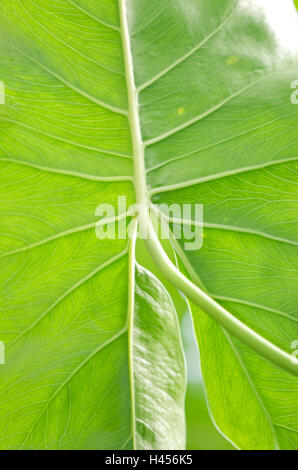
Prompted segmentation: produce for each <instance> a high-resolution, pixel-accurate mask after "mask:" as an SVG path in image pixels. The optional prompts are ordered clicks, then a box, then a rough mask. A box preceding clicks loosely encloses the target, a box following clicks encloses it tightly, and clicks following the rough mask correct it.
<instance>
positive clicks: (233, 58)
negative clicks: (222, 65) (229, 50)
mask: <svg viewBox="0 0 298 470" xmlns="http://www.w3.org/2000/svg"><path fill="white" fill-rule="evenodd" d="M238 60H239V58H238V57H236V56H235V55H232V56H231V57H228V59H227V60H226V63H227V64H228V65H233V64H236V63H237V62H238Z"/></svg>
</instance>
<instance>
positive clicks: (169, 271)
mask: <svg viewBox="0 0 298 470" xmlns="http://www.w3.org/2000/svg"><path fill="white" fill-rule="evenodd" d="M139 218H140V225H142V227H143V230H144V233H147V235H148V236H147V238H146V239H145V240H144V241H145V244H146V247H147V249H148V251H149V253H150V255H151V257H152V259H153V261H154V262H155V264H156V266H157V267H158V269H159V270H160V271H161V273H162V274H163V275H164V276H165V277H166V278H167V279H168V281H169V282H171V284H173V286H175V287H176V288H177V289H178V290H179V291H181V292H183V294H185V295H186V297H187V298H188V299H189V300H191V301H192V302H194V303H195V304H196V305H198V306H199V307H200V308H201V309H202V310H203V311H204V312H206V313H207V314H208V315H210V316H211V317H212V318H213V319H214V320H216V321H217V322H218V323H220V325H221V326H222V327H223V328H224V329H225V330H227V331H228V332H229V333H232V334H233V335H234V336H236V337H237V338H238V339H240V340H241V341H243V342H244V343H245V344H247V345H248V346H250V347H251V348H252V349H253V350H254V351H256V352H257V353H259V354H260V355H261V356H263V357H264V358H265V359H268V360H269V361H271V362H273V363H274V364H276V365H277V366H279V367H281V368H283V369H285V370H286V371H287V372H290V373H291V374H294V375H295V376H297V377H298V364H296V363H294V361H293V358H292V356H291V355H290V354H288V353H286V352H285V351H283V350H282V349H280V348H278V347H277V346H275V345H274V344H273V343H271V342H270V341H268V340H267V339H265V338H263V337H262V336H261V335H259V334H258V333H256V332H255V331H253V330H252V329H251V328H249V327H248V326H246V325H245V324H244V323H242V322H241V321H240V320H238V319H237V318H236V317H234V315H232V314H231V313H229V312H228V311H227V310H226V309H225V308H223V307H222V306H221V305H220V304H218V303H217V302H216V301H215V300H213V299H212V298H211V297H210V296H209V295H208V294H206V293H205V292H204V291H203V290H202V289H200V288H199V287H198V286H196V285H195V284H194V283H192V282H191V281H190V280H189V279H187V278H186V277H185V276H184V275H183V274H182V273H181V272H180V271H179V270H178V269H177V268H176V266H174V264H173V263H172V262H171V260H170V259H169V258H168V256H167V254H166V253H165V251H164V249H163V247H162V246H161V244H160V242H159V239H158V237H157V235H156V233H155V230H154V228H153V225H152V222H151V220H150V218H149V217H148V215H147V213H144V214H140V216H139Z"/></svg>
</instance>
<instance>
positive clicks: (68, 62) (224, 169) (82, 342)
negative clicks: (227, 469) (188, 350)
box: [0, 0, 298, 449]
mask: <svg viewBox="0 0 298 470" xmlns="http://www.w3.org/2000/svg"><path fill="white" fill-rule="evenodd" d="M293 12H295V10H294V7H293V4H292V2H291V0H288V1H287V2H285V1H281V0H280V1H278V2H276V3H275V6H273V4H272V2H269V0H249V1H247V0H238V1H237V0H212V1H210V0H200V1H199V2H198V1H197V0H187V1H185V0H175V1H168V0H166V1H164V2H160V1H159V0H151V1H150V2H148V1H147V0H119V1H116V0H101V2H97V1H95V0H56V1H54V2H50V3H49V2H46V1H45V0H38V1H37V2H36V1H33V0H13V1H11V0H2V2H1V6H0V14H1V16H0V18H1V19H0V28H1V29H0V30H1V33H0V79H1V80H2V81H3V82H4V83H5V105H4V106H2V105H1V107H0V125H1V142H0V169H1V172H0V177H1V178H2V181H1V186H0V192H1V199H0V200H1V203H0V204H1V208H0V211H1V222H0V224H1V237H0V250H1V251H0V256H1V269H0V277H1V281H0V285H1V306H0V315H1V316H0V319H1V323H0V325H1V328H0V339H1V340H2V341H4V342H5V346H6V365H4V366H0V374H1V386H0V394H1V403H2V407H1V412H0V428H1V448H3V449H19V448H24V449H120V448H125V449H132V448H134V449H135V448H137V449H169V448H171V449H173V448H176V449H179V448H183V447H184V445H185V426H184V403H183V401H184V392H185V380H184V361H183V353H182V347H181V339H180V332H179V326H178V323H177V318H176V313H175V309H174V307H173V305H172V302H171V300H170V298H169V296H168V294H167V292H166V291H165V288H164V286H163V285H162V284H161V283H160V281H158V280H157V279H156V278H154V277H153V276H152V274H150V273H149V272H148V271H146V270H145V269H144V268H142V267H140V266H139V265H137V264H136V260H135V254H134V253H135V250H134V246H135V237H136V221H135V220H134V221H133V222H132V224H131V223H130V228H132V227H133V229H134V230H133V235H134V236H133V237H132V238H131V239H130V240H129V242H127V240H122V239H121V238H117V237H116V239H113V240H111V239H104V240H98V238H97V237H96V232H95V228H96V222H97V217H96V215H95V211H96V208H97V206H98V205H99V204H111V205H112V206H113V207H114V208H115V217H114V220H115V221H116V222H117V224H119V226H121V227H122V229H123V224H124V222H123V220H122V218H123V216H124V214H123V213H122V212H121V211H120V212H118V207H117V199H118V196H126V198H127V207H128V206H129V205H131V204H133V203H134V202H137V203H139V204H145V205H148V204H149V202H150V199H151V202H153V203H155V204H159V203H166V204H172V203H177V204H180V205H181V204H186V203H188V204H195V203H201V204H204V224H205V227H204V244H203V248H202V249H201V250H198V251H187V250H184V241H185V240H180V241H179V242H178V241H174V244H175V246H176V250H177V253H178V255H179V257H180V259H181V261H182V262H183V264H184V265H185V268H186V270H187V276H188V279H187V277H186V276H185V275H184V274H183V273H182V272H179V271H178V270H177V269H176V268H175V267H174V266H173V265H172V264H171V263H170V261H169V259H168V258H167V257H166V255H165V253H164V252H163V250H162V248H161V246H160V244H159V242H158V240H157V239H156V237H154V236H152V237H150V238H149V239H148V240H146V245H147V247H148V249H149V252H150V254H151V256H152V258H153V260H154V261H155V263H156V264H157V266H158V267H159V268H160V269H161V271H162V272H163V274H165V276H166V277H167V279H168V280H169V281H171V282H172V283H173V284H174V286H175V287H176V288H178V289H179V290H181V291H182V292H184V293H185V294H186V295H187V296H188V297H189V299H190V300H191V301H193V302H194V303H196V304H197V305H196V306H193V314H194V323H195V328H196V332H197V337H198V342H199V346H200V354H201V360H202V369H203V376H204V382H205V386H206V389H207V395H208V400H209V407H210V410H211V412H212V414H213V417H214V419H215V421H216V423H217V425H218V426H219V428H220V429H221V430H222V432H223V433H224V434H225V435H226V436H227V437H228V438H229V439H230V440H231V441H233V443H235V445H236V446H238V447H240V448H243V449H260V448H264V449H274V448H281V449H287V448H290V449H293V448H295V449H296V448H297V447H298V442H297V433H298V424H297V406H298V403H297V388H298V387H297V377H295V375H296V376H297V368H296V366H294V365H293V364H292V363H291V359H290V354H291V353H292V350H291V344H292V342H293V341H294V340H297V339H298V328H297V314H296V313H295V307H296V305H297V296H296V294H297V276H296V272H297V228H296V222H295V213H296V206H295V199H296V194H297V189H296V187H297V150H298V143H297V137H296V136H297V114H298V107H297V106H296V105H294V102H295V100H294V101H293V100H291V96H293V95H294V94H295V90H294V89H293V83H294V82H295V80H298V75H297V73H298V69H297V50H298V49H297V45H298V33H297V31H298V30H297V16H295V15H293ZM281 24H286V25H287V27H286V28H281V27H280V25H281ZM149 197H150V198H149ZM158 217H162V219H163V220H164V223H166V224H168V223H169V220H167V219H166V218H165V217H164V216H163V215H162V213H161V212H158ZM182 217H183V216H182ZM138 219H139V224H140V227H141V229H143V230H144V229H149V231H151V232H150V233H151V234H152V226H151V222H150V220H149V218H148V217H147V215H146V214H145V213H142V211H141V212H140V213H139V214H138ZM128 222H131V221H130V219H129V220H128ZM182 222H183V221H182V220H181V223H182ZM117 228H118V225H117ZM215 301H216V302H215ZM202 309H203V310H205V312H207V313H209V314H210V315H211V316H212V317H213V318H216V319H217V320H218V322H219V323H217V322H215V321H214V319H212V318H210V317H209V316H206V313H204V312H202ZM239 320H240V321H239ZM247 327H249V328H247ZM239 338H240V339H241V340H242V341H243V342H241V341H240V340H239ZM250 347H251V348H252V349H251V348H250ZM256 351H257V352H256ZM262 355H263V356H264V357H265V358H266V359H264V358H263V357H262ZM270 360H271V361H273V362H275V363H276V364H278V365H280V366H282V367H284V368H285V369H286V370H282V369H281V368H279V367H277V366H276V365H273V363H271V362H270ZM290 371H291V372H293V374H290V373H289V372H290Z"/></svg>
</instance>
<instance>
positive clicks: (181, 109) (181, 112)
mask: <svg viewBox="0 0 298 470" xmlns="http://www.w3.org/2000/svg"><path fill="white" fill-rule="evenodd" d="M183 113H184V108H179V109H178V114H179V116H181V114H183Z"/></svg>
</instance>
